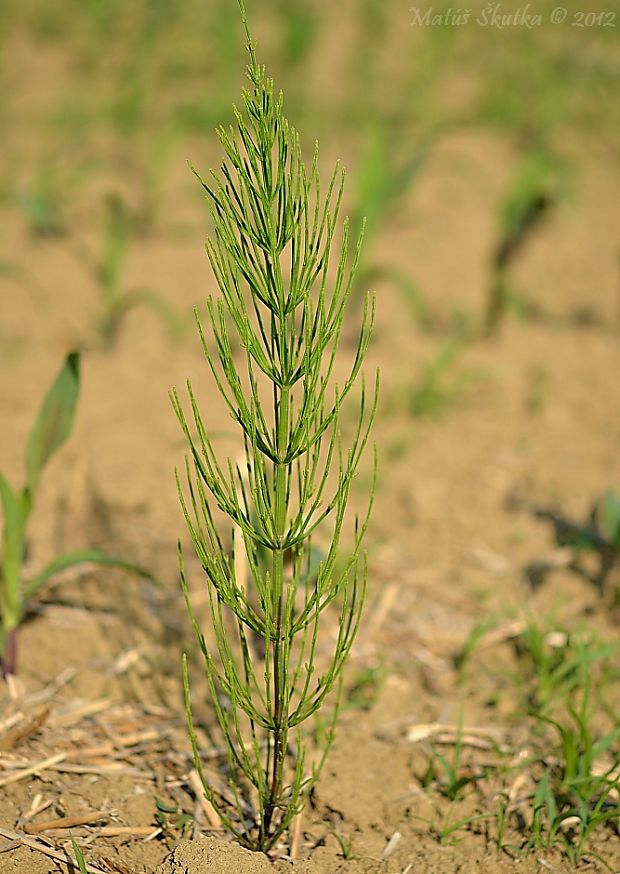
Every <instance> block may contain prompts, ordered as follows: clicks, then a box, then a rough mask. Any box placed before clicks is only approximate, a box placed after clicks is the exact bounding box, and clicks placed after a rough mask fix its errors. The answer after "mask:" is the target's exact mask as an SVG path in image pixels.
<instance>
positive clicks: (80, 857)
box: [71, 838, 88, 874]
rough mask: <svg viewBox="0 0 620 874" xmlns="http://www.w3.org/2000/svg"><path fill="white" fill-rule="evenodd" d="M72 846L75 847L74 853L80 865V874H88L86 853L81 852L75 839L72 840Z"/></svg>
mask: <svg viewBox="0 0 620 874" xmlns="http://www.w3.org/2000/svg"><path fill="white" fill-rule="evenodd" d="M71 846H72V847H73V852H74V853H75V860H76V862H77V864H78V868H79V871H80V874H88V871H87V868H86V859H85V858H84V853H83V852H82V851H81V850H80V848H79V847H78V845H77V843H76V842H75V839H74V838H71Z"/></svg>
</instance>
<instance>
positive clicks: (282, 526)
mask: <svg viewBox="0 0 620 874" xmlns="http://www.w3.org/2000/svg"><path fill="white" fill-rule="evenodd" d="M289 395H290V388H288V387H285V388H282V389H281V390H280V397H279V401H278V400H276V410H275V414H276V433H277V443H278V455H279V456H280V458H282V457H283V456H284V454H285V452H286V449H287V442H288V434H289V400H290V399H289ZM276 398H277V394H276ZM286 484H287V467H286V465H284V464H283V463H281V462H279V463H277V464H275V465H274V477H273V489H274V515H275V523H276V535H277V538H278V540H279V541H280V542H282V540H283V538H284V534H285V532H286V521H287V512H286V511H287V507H286ZM271 583H272V586H273V606H274V614H275V617H276V624H275V633H274V635H273V638H272V648H273V724H274V736H273V759H272V763H271V764H272V773H271V775H267V779H268V781H270V788H269V797H268V799H267V804H266V806H265V818H264V833H263V839H264V840H268V839H269V831H270V827H271V820H272V818H273V814H274V810H275V807H276V802H277V798H278V795H279V793H280V789H281V786H282V771H283V765H284V753H285V734H286V730H285V723H286V716H287V714H285V713H284V689H285V687H286V682H282V681H283V679H285V678H282V676H281V673H282V669H283V665H282V657H283V652H282V650H283V647H284V645H285V644H284V642H283V640H282V616H283V607H284V604H283V601H284V548H283V547H282V546H280V547H279V548H278V549H275V550H274V552H273V557H272V581H271Z"/></svg>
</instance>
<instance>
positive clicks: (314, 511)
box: [171, 0, 378, 853]
mask: <svg viewBox="0 0 620 874" xmlns="http://www.w3.org/2000/svg"><path fill="white" fill-rule="evenodd" d="M239 5H240V8H241V15H242V20H243V24H244V27H245V33H246V37H247V43H248V51H249V59H250V60H249V65H248V67H247V76H248V79H249V82H250V87H249V89H244V91H243V107H242V110H239V109H238V108H237V107H234V116H235V121H236V126H235V127H232V126H231V127H230V128H229V129H225V128H223V127H222V128H219V129H218V132H217V133H218V137H219V140H220V142H221V144H222V146H223V149H224V152H225V156H226V157H225V159H224V161H223V163H222V165H221V173H219V174H218V173H217V172H215V171H213V170H211V171H210V175H209V177H208V178H207V179H202V178H201V177H200V176H199V175H198V173H196V176H197V177H198V179H199V181H200V182H201V184H202V186H203V188H204V190H205V192H206V197H207V201H208V203H209V206H210V211H211V215H212V219H213V228H214V230H213V233H212V236H211V237H210V238H209V239H208V241H207V244H206V249H207V253H208V256H209V260H210V263H211V266H212V269H213V272H214V275H215V278H216V280H217V284H218V286H219V289H220V292H221V299H220V300H218V301H217V302H214V300H213V298H210V299H209V300H208V306H207V310H208V317H209V323H210V331H211V332H212V335H213V341H214V346H213V348H212V347H211V345H210V342H209V340H208V339H207V335H206V334H205V332H204V331H203V328H202V325H201V322H200V319H199V317H198V314H196V321H197V326H198V331H199V334H200V338H201V342H202V346H203V350H204V354H205V356H206V359H207V361H208V365H209V367H210V370H211V373H212V376H213V378H214V380H215V383H216V385H217V388H218V390H219V393H220V394H221V396H222V398H223V399H224V401H225V403H226V405H227V408H228V410H229V412H230V415H231V416H232V418H233V420H234V421H235V422H236V423H237V425H238V426H239V429H240V430H239V436H240V439H242V441H243V446H244V455H243V461H242V462H237V463H235V462H233V461H232V460H231V459H230V458H228V459H227V460H226V461H224V462H223V461H221V460H219V459H218V457H217V455H216V452H215V449H214V446H213V443H212V442H211V439H210V437H209V434H208V431H207V428H206V427H205V424H204V421H203V417H202V414H201V412H200V409H199V406H198V403H197V401H196V397H195V394H194V392H193V390H192V386H191V383H189V382H188V395H189V401H190V406H191V415H189V416H186V415H185V413H184V411H183V408H182V405H181V401H180V399H179V395H178V393H177V391H176V390H173V391H172V392H171V398H172V403H173V406H174V409H175V412H176V414H177V417H178V419H179V422H180V425H181V427H182V429H183V432H184V434H185V438H186V441H187V444H188V448H189V454H190V456H191V461H190V460H189V459H186V475H187V490H186V491H185V490H184V489H183V487H182V485H181V481H180V477H179V475H178V473H177V485H178V489H179V496H180V501H181V506H182V509H183V513H184V516H185V520H186V523H187V526H188V529H189V533H190V535H191V538H192V541H193V544H194V547H195V550H196V553H197V556H198V558H199V560H200V563H201V565H202V568H203V570H204V572H205V574H206V577H207V583H208V594H209V603H210V617H211V622H212V633H213V639H214V643H213V645H211V644H210V643H208V642H207V636H206V634H205V633H203V631H202V630H201V628H200V626H199V624H198V620H197V618H196V614H195V612H194V610H193V609H192V604H191V601H190V596H189V592H188V585H187V581H186V576H185V572H184V566H183V556H182V552H181V547H180V546H179V558H180V574H181V581H182V586H183V591H184V595H185V599H186V602H187V608H188V611H189V615H190V618H191V620H192V624H193V628H194V632H195V635H196V637H197V640H198V642H199V645H200V648H201V651H202V656H203V658H204V665H205V670H206V676H207V680H208V685H209V690H210V695H211V698H212V701H213V706H214V709H215V715H216V717H217V723H218V724H219V729H220V730H221V734H222V736H223V738H224V741H225V743H224V748H225V750H226V757H227V787H222V786H221V785H220V784H218V783H217V781H216V782H212V781H210V780H209V778H208V775H207V774H206V772H205V768H204V767H203V766H202V763H201V760H200V752H199V748H198V740H197V735H196V730H195V727H194V720H193V715H192V705H191V700H190V686H189V678H188V668H187V658H186V657H184V661H183V674H184V685H185V699H186V708H187V718H188V725H189V734H190V740H191V743H192V747H193V753H194V760H195V765H196V769H197V771H198V773H199V775H200V779H201V783H202V786H203V789H204V793H205V796H206V797H207V799H208V800H209V801H210V802H211V804H212V805H213V806H214V807H215V809H216V810H217V812H218V815H219V817H220V819H221V821H222V823H223V825H224V826H225V827H226V828H227V829H228V830H229V831H230V832H231V833H232V834H233V836H234V837H235V838H236V839H237V840H238V841H239V842H240V843H241V844H242V845H244V846H246V847H248V848H250V849H255V850H260V851H263V852H265V853H267V852H269V851H270V850H272V849H273V848H274V846H275V845H276V843H277V842H278V840H279V839H280V838H281V837H282V835H283V834H284V832H285V831H286V829H287V827H288V826H289V824H290V823H291V821H292V820H293V818H294V817H295V816H296V815H297V814H298V813H299V812H300V811H301V809H302V807H303V805H304V802H305V799H306V798H307V796H308V793H309V792H310V790H311V788H312V786H313V785H314V784H315V782H316V780H317V779H318V776H319V773H320V770H321V767H322V764H323V762H324V760H325V755H326V753H327V750H328V748H329V745H330V743H331V740H332V738H333V729H334V723H335V719H336V715H337V710H338V706H337V703H338V693H339V690H340V687H341V681H342V672H343V667H344V664H345V662H346V659H347V656H348V655H349V652H350V650H351V646H352V644H353V640H354V638H355V635H356V632H357V629H358V625H359V621H360V614H361V609H362V603H363V599H364V592H365V585H366V559H365V556H363V555H362V552H361V544H362V539H363V536H364V533H365V530H366V527H367V524H368V519H369V515H370V510H371V506H372V500H373V495H374V482H375V480H374V476H373V480H372V484H371V486H370V488H369V497H368V505H367V509H366V510H365V512H364V513H363V515H362V516H361V517H357V516H356V517H355V520H354V523H353V524H352V525H351V529H352V530H351V535H350V540H351V550H350V552H349V553H347V555H346V558H345V559H344V561H343V559H342V554H341V543H342V544H343V545H344V539H345V538H346V537H347V533H346V532H347V531H348V526H346V525H345V510H346V508H347V502H348V499H349V495H350V491H351V485H352V482H353V478H354V476H355V474H356V472H357V471H358V468H359V465H360V460H361V457H362V454H363V451H364V448H365V446H366V444H367V441H368V436H369V430H370V426H371V423H372V420H373V417H374V413H375V409H376V402H377V390H378V380H377V379H376V380H375V385H374V391H373V392H372V393H371V396H370V397H369V393H368V392H367V391H366V390H365V387H364V378H363V376H362V375H361V374H360V369H361V366H362V362H363V360H364V356H365V353H366V351H367V348H368V345H369V341H370V336H371V331H372V324H373V320H374V300H373V298H372V297H371V296H368V297H367V299H366V305H365V308H364V316H363V319H362V323H361V328H360V334H359V339H358V343H357V350H356V353H355V356H354V360H353V363H352V365H351V367H350V369H349V370H348V371H347V375H346V376H345V377H344V379H343V381H342V383H341V384H340V385H339V386H338V385H336V384H335V383H334V380H333V375H334V369H335V363H336V353H337V349H338V345H339V338H340V335H341V329H342V325H343V320H344V316H345V306H346V302H347V298H348V296H349V292H350V289H351V283H352V279H353V273H354V270H355V264H356V262H357V258H358V255H359V248H360V245H361V236H360V239H359V240H358V244H357V249H356V252H355V257H354V258H352V259H349V258H348V256H347V251H348V241H347V236H348V221H347V219H344V222H343V223H342V231H341V234H340V242H339V244H338V250H339V254H338V255H337V257H336V256H335V257H333V258H332V257H331V256H332V249H334V248H335V247H336V245H337V244H336V240H335V238H336V233H337V229H338V227H339V223H338V216H339V212H340V207H341V201H342V194H343V185H344V173H343V171H342V170H341V169H340V167H339V165H337V166H336V168H335V170H334V173H333V175H332V176H331V179H330V181H329V184H328V186H327V190H326V191H325V192H324V191H323V189H322V188H321V186H320V181H319V171H318V151H317V148H316V147H315V151H314V157H313V160H312V163H311V165H310V166H309V168H307V167H306V166H305V164H304V162H303V159H302V152H301V146H300V141H299V135H298V133H297V131H296V130H295V129H294V128H293V127H292V126H291V125H290V124H289V122H288V121H287V119H286V118H285V117H284V114H283V99H282V95H281V94H280V95H276V94H274V89H273V81H272V80H271V79H270V78H267V77H266V74H265V68H264V66H262V65H259V64H258V62H257V59H256V52H255V44H254V43H253V41H252V38H251V36H250V33H249V29H248V23H247V19H246V15H245V9H244V7H243V3H242V2H241V0H240V2H239ZM194 172H196V171H194ZM332 268H333V269H332ZM239 346H240V347H241V351H240V352H239V349H238V347H239ZM235 349H237V352H235ZM358 376H359V377H360V378H359V380H358ZM358 381H359V383H360V389H359V397H358V402H357V403H359V409H358V413H357V414H356V419H355V427H354V428H353V429H352V431H353V433H352V437H351V442H350V445H349V446H348V447H347V448H345V446H344V437H343V436H342V434H341V425H342V429H343V430H344V419H343V405H344V402H345V400H346V399H347V397H348V396H349V395H350V394H351V391H352V389H353V387H354V385H356V384H357V382H358ZM351 400H353V398H351ZM347 406H348V405H347ZM190 422H191V424H190ZM374 470H376V462H375V465H374ZM226 517H227V520H226ZM347 518H348V517H347ZM330 521H331V525H330ZM222 522H224V523H225V524H224V525H223V524H222ZM322 523H324V524H322ZM326 527H330V533H329V537H328V536H327V532H325V529H326ZM226 528H228V529H229V533H230V537H231V542H232V547H231V548H230V549H229V548H228V547H227V543H228V540H227V534H225V533H224V532H225V529H226ZM321 531H324V532H325V533H324V534H323V538H324V539H323V540H321V541H320V543H321V546H322V551H321V552H320V553H319V551H318V550H317V547H316V546H315V545H313V541H315V539H317V538H319V537H320V533H321ZM319 554H320V556H321V557H320V560H317V555H319ZM332 602H335V604H337V605H338V610H339V613H338V628H337V631H336V633H335V635H331V636H330V634H329V631H328V629H326V627H325V622H324V621H322V620H324V618H325V616H324V611H325V610H326V608H327V607H328V606H329V605H330V604H332ZM328 647H331V649H328ZM331 692H333V693H334V696H333V697H334V699H335V705H334V708H333V718H330V720H329V722H328V724H329V729H328V730H327V732H326V734H327V737H326V742H325V745H324V748H323V750H322V752H321V753H320V754H317V757H316V761H315V762H314V763H313V764H312V765H308V764H307V757H306V752H307V743H308V742H307V737H306V736H304V733H303V731H302V728H301V726H302V725H303V723H305V722H306V721H307V720H308V719H309V718H310V717H312V716H313V715H314V714H317V711H318V710H319V709H320V708H321V706H322V705H323V704H324V702H325V701H326V699H327V697H328V695H329V694H330V693H331Z"/></svg>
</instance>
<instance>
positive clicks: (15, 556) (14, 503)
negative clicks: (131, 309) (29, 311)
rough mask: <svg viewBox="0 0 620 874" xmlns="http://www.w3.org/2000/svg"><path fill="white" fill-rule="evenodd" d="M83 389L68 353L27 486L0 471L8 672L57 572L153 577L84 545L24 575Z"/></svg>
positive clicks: (30, 459) (1, 616)
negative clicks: (37, 519)
mask: <svg viewBox="0 0 620 874" xmlns="http://www.w3.org/2000/svg"><path fill="white" fill-rule="evenodd" d="M79 387H80V357H79V354H78V353H77V352H71V353H70V354H69V355H67V357H66V359H65V361H64V364H63V366H62V367H61V369H60V372H59V373H58V375H57V377H56V379H55V380H54V382H53V383H52V386H51V387H50V389H49V391H48V393H47V395H46V397H45V399H44V401H43V403H42V405H41V409H40V410H39V414H38V416H37V418H36V420H35V423H34V425H33V427H32V430H31V431H30V435H29V437H28V442H27V445H26V484H25V485H24V487H23V488H22V489H21V490H20V491H13V489H12V488H11V486H10V485H9V483H8V480H7V479H6V478H5V477H4V476H3V475H2V473H0V505H1V506H2V511H3V515H4V530H3V535H2V540H1V541H0V545H1V548H2V551H1V553H0V671H1V673H2V674H3V675H4V676H6V675H7V674H14V673H15V672H16V669H17V631H18V629H19V626H20V625H21V623H22V621H23V619H24V617H25V615H26V613H27V611H28V606H29V604H30V601H31V600H32V599H33V598H34V597H35V595H36V594H37V593H38V592H39V591H40V589H41V588H42V587H43V586H44V585H45V584H46V583H47V582H48V581H49V580H50V579H51V578H52V577H53V576H55V575H56V574H58V573H60V572H61V571H63V570H66V569H67V568H70V567H75V566H76V565H81V564H86V563H90V564H99V565H111V566H114V567H121V568H125V569H126V570H130V571H132V572H134V573H137V574H138V575H139V576H142V577H145V578H147V579H151V580H152V579H153V578H152V576H151V574H149V573H148V571H145V570H143V569H142V568H140V567H138V566H137V565H135V564H133V563H132V562H128V561H125V560H124V559H122V558H115V557H114V556H111V555H107V554H106V553H104V552H101V551H100V550H98V549H81V550H77V551H76V552H70V553H66V554H65V555H61V556H58V557H57V558H55V559H53V560H52V561H51V562H50V563H49V564H48V565H46V566H45V567H44V568H43V569H42V570H40V571H39V573H37V574H35V575H34V576H31V577H30V578H25V576H24V573H23V565H24V561H25V558H26V553H27V545H28V541H27V526H28V520H29V518H30V514H31V513H32V511H33V509H34V504H35V497H36V492H37V488H38V484H39V478H40V476H41V474H42V472H43V468H44V467H45V466H46V465H47V463H48V461H49V460H50V458H51V457H52V456H53V455H54V453H55V452H56V451H57V450H58V449H59V448H60V447H61V446H62V444H63V443H64V442H65V441H66V440H67V438H68V437H69V434H70V433H71V428H72V426H73V419H74V417H75V407H76V405H77V400H78V395H79Z"/></svg>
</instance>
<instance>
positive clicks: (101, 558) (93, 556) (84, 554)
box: [24, 549, 156, 603]
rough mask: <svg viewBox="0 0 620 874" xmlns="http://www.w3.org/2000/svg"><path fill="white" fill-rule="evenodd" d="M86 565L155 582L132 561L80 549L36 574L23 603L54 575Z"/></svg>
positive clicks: (26, 591)
mask: <svg viewBox="0 0 620 874" xmlns="http://www.w3.org/2000/svg"><path fill="white" fill-rule="evenodd" d="M86 563H91V564H99V565H104V566H107V567H117V568H123V569H124V570H128V571H131V572H132V573H134V574H137V575H138V576H139V577H143V578H144V579H146V580H150V581H151V582H153V583H154V582H156V581H155V578H154V577H153V575H152V574H150V573H149V572H148V571H147V570H145V569H144V568H143V567H140V565H137V564H134V562H132V561H125V559H123V558H116V557H115V556H113V555H107V554H106V553H105V552H101V551H100V550H98V549H80V550H78V551H77V552H70V553H67V554H66V555H61V556H60V558H55V559H54V561H51V562H50V563H49V564H48V565H47V567H45V568H44V569H43V570H42V571H41V573H39V574H37V575H36V577H34V578H33V579H32V580H31V581H30V582H29V583H28V585H27V586H26V590H25V594H24V601H25V603H28V601H29V600H30V598H32V597H34V595H36V593H37V592H38V591H39V589H40V588H41V586H43V585H45V583H46V582H47V581H48V580H49V579H50V578H51V577H53V576H54V575H55V574H57V573H59V572H60V571H64V570H66V569H67V568H70V567H76V565H80V564H86Z"/></svg>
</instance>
